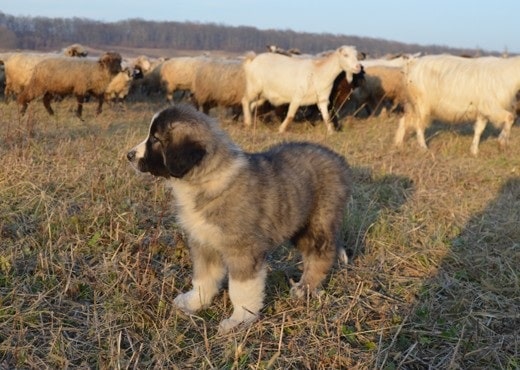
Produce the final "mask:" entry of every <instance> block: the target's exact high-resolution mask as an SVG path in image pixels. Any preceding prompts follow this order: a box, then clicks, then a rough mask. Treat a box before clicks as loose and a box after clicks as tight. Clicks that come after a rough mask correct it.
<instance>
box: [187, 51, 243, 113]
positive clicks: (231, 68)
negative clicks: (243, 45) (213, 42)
mask: <svg viewBox="0 0 520 370" xmlns="http://www.w3.org/2000/svg"><path fill="white" fill-rule="evenodd" d="M198 64H199V66H198V68H197V70H196V71H195V77H194V80H193V85H192V93H193V100H194V103H195V105H197V106H200V107H202V111H203V112H204V113H206V114H208V113H209V110H210V109H211V108H213V107H216V106H224V107H232V108H236V109H238V110H239V111H241V100H242V97H243V96H244V92H245V84H246V80H245V74H244V70H243V68H242V61H241V60H238V59H223V58H218V59H217V58H207V59H205V60H203V61H202V60H199V61H198Z"/></svg>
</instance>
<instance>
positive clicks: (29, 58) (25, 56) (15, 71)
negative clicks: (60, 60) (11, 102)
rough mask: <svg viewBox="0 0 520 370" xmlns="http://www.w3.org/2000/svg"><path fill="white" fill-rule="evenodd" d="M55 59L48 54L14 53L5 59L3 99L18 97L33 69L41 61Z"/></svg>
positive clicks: (53, 55)
mask: <svg viewBox="0 0 520 370" xmlns="http://www.w3.org/2000/svg"><path fill="white" fill-rule="evenodd" d="M52 57H56V54H48V53H15V54H13V55H11V56H10V57H9V58H7V59H6V60H5V62H4V65H5V97H6V99H7V98H9V97H11V96H14V95H16V96H18V95H20V93H21V92H22V91H23V89H24V88H25V87H26V86H27V83H28V82H29V80H30V79H31V76H32V73H33V70H34V67H35V66H36V65H37V64H38V63H40V62H41V61H42V60H45V59H48V58H52Z"/></svg>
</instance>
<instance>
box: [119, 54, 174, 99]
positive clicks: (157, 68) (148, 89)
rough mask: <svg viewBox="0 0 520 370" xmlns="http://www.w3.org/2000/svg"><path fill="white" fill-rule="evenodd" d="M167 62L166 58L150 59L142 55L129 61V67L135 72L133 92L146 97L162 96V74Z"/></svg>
mask: <svg viewBox="0 0 520 370" xmlns="http://www.w3.org/2000/svg"><path fill="white" fill-rule="evenodd" d="M165 60H166V59H165V58H149V57H147V56H145V55H140V56H138V57H137V58H135V59H134V60H131V61H128V65H129V66H131V67H132V68H133V69H134V70H135V72H134V75H135V77H134V80H133V82H132V88H131V90H133V91H139V92H141V93H143V94H144V95H146V96H150V95H152V94H154V93H158V94H159V93H160V94H162V93H163V90H164V89H163V86H162V83H161V75H160V72H161V67H162V64H163V63H164V61H165Z"/></svg>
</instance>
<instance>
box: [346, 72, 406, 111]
mask: <svg viewBox="0 0 520 370" xmlns="http://www.w3.org/2000/svg"><path fill="white" fill-rule="evenodd" d="M355 98H356V99H357V100H358V101H359V103H360V104H366V107H367V108H368V111H369V114H371V113H372V112H377V111H378V110H379V108H381V109H382V111H384V110H385V106H384V103H385V102H390V103H391V106H390V109H389V111H388V112H393V111H395V110H396V108H397V107H398V106H402V105H403V104H404V103H405V101H406V96H405V86H404V75H403V70H402V68H399V67H388V66H373V67H365V83H364V85H363V86H362V87H361V88H360V89H358V90H357V91H356V94H355Z"/></svg>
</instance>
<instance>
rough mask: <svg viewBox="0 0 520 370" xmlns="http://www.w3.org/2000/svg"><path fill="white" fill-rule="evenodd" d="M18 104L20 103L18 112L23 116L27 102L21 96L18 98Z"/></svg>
mask: <svg viewBox="0 0 520 370" xmlns="http://www.w3.org/2000/svg"><path fill="white" fill-rule="evenodd" d="M18 104H19V105H20V114H21V115H22V116H23V115H24V114H25V112H26V111H27V107H28V106H29V102H28V101H27V100H25V99H23V98H18Z"/></svg>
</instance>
